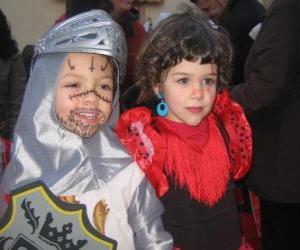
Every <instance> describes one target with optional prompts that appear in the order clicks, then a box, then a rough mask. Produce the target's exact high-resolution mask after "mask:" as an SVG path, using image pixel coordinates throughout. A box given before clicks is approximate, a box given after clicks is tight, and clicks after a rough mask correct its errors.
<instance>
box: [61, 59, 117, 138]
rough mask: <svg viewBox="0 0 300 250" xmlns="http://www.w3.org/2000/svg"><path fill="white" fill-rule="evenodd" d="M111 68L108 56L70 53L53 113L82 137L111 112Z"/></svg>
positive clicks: (64, 64) (95, 130) (91, 131)
mask: <svg viewBox="0 0 300 250" xmlns="http://www.w3.org/2000/svg"><path fill="white" fill-rule="evenodd" d="M112 100H113V68H112V65H111V63H110V61H109V60H108V59H107V57H105V56H102V55H96V54H88V53H69V54H68V55H67V57H66V59H65V61H64V63H63V66H62V69H61V74H60V76H59V79H58V84H57V89H56V101H55V110H56V115H57V118H58V119H59V120H60V122H61V124H62V125H63V126H64V127H65V128H66V129H68V130H70V131H71V132H73V133H75V134H77V135H80V136H81V137H91V136H93V135H94V134H95V133H96V132H97V131H98V130H99V129H100V126H101V125H104V124H105V123H106V122H107V120H108V118H109V116H110V113H111V109H112Z"/></svg>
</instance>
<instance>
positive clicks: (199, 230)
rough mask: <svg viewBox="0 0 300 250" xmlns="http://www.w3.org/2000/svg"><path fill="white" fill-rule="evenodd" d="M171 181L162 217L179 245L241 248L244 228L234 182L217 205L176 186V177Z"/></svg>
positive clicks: (188, 249)
mask: <svg viewBox="0 0 300 250" xmlns="http://www.w3.org/2000/svg"><path fill="white" fill-rule="evenodd" d="M169 183H170V189H169V191H168V192H167V194H166V195H164V196H163V197H162V199H161V201H162V203H163V205H164V207H165V212H164V214H163V216H162V219H163V223H164V226H165V229H166V231H168V232H170V233H171V234H172V236H173V238H174V245H175V246H176V247H179V248H180V249H181V250H200V249H201V250H220V249H226V250H237V249H239V246H240V245H241V227H240V222H239V216H238V212H237V207H236V201H235V193H234V188H233V187H234V186H233V184H232V183H230V185H229V187H228V190H227V191H226V193H225V195H224V197H223V198H222V199H221V200H220V201H219V202H218V203H217V204H216V205H215V206H213V207H207V206H205V205H204V204H201V203H199V202H197V201H195V200H192V199H191V198H190V195H189V194H188V192H187V190H186V189H184V188H178V187H177V188H176V187H175V186H174V185H173V184H172V180H169ZM216 239H217V240H216Z"/></svg>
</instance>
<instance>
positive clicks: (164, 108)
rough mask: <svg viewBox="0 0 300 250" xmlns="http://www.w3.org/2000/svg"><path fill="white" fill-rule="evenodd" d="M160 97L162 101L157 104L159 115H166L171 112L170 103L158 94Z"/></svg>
mask: <svg viewBox="0 0 300 250" xmlns="http://www.w3.org/2000/svg"><path fill="white" fill-rule="evenodd" d="M158 98H159V99H160V103H159V104H157V106H156V112H157V114H158V115H159V116H162V117H164V116H166V115H167V114H168V113H169V107H168V104H167V103H166V102H165V101H164V99H163V96H162V95H160V94H158Z"/></svg>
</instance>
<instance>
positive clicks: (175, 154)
mask: <svg viewBox="0 0 300 250" xmlns="http://www.w3.org/2000/svg"><path fill="white" fill-rule="evenodd" d="M157 125H158V127H159V128H160V129H161V131H162V134H163V135H164V136H165V137H166V142H167V148H168V153H167V154H166V162H165V171H166V173H167V175H169V176H172V177H173V178H174V180H175V182H176V183H177V185H179V186H180V187H183V186H184V187H185V188H186V189H187V190H188V191H189V193H190V195H191V197H192V198H194V199H195V200H198V201H200V202H203V203H205V204H207V205H209V206H212V205H214V204H215V203H216V202H217V201H218V200H219V199H220V198H221V197H223V195H224V193H225V191H226V187H227V183H228V180H229V169H230V162H229V158H228V153H227V148H226V145H225V143H224V139H223V136H222V134H221V133H220V130H219V128H218V126H217V124H216V121H215V119H214V117H213V116H212V115H209V116H208V117H207V118H206V119H205V120H203V121H202V122H201V123H200V125H199V126H198V132H196V130H194V129H195V128H193V129H192V130H194V133H197V134H198V136H195V137H199V136H200V135H199V133H201V134H202V139H201V140H200V141H202V143H200V141H199V142H193V141H191V140H189V138H186V137H184V135H186V134H187V133H188V132H186V131H185V132H184V133H183V134H182V133H180V131H177V130H176V127H178V126H174V123H173V122H170V121H169V120H167V119H164V118H159V117H158V118H157ZM183 126H185V130H191V127H190V126H188V125H183ZM181 130H182V129H181ZM190 133H191V131H190Z"/></svg>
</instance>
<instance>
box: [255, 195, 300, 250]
mask: <svg viewBox="0 0 300 250" xmlns="http://www.w3.org/2000/svg"><path fill="white" fill-rule="evenodd" d="M260 205H261V222H262V235H263V238H262V244H263V249H264V250H283V249H294V250H299V249H300V242H299V221H300V203H298V204H287V203H277V202H270V201H267V200H264V199H262V200H261V201H260Z"/></svg>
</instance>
